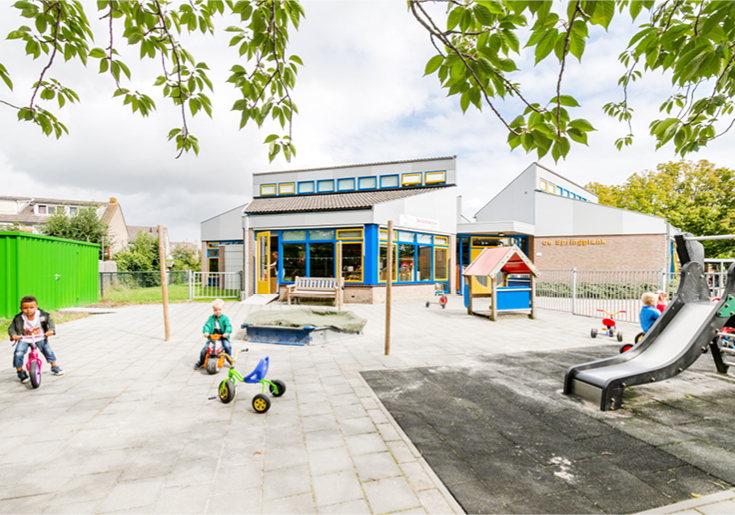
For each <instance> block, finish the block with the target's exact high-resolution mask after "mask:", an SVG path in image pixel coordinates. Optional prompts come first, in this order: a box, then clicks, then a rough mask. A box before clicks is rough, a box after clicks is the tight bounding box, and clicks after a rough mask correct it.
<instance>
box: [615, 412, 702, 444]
mask: <svg viewBox="0 0 735 515" xmlns="http://www.w3.org/2000/svg"><path fill="white" fill-rule="evenodd" d="M607 423H608V424H609V425H614V427H615V429H618V430H620V431H622V432H624V433H627V434H629V435H630V436H632V437H634V438H637V439H638V440H641V441H643V442H646V443H648V444H651V445H654V446H656V447H658V446H660V445H666V444H669V443H678V442H686V441H690V440H695V439H696V438H697V437H696V436H693V435H690V434H687V433H685V432H683V431H679V430H677V429H673V428H671V427H668V426H664V425H661V424H659V423H657V422H654V421H652V420H650V419H648V418H646V417H643V416H633V417H631V418H625V419H620V420H614V421H609V422H607Z"/></svg>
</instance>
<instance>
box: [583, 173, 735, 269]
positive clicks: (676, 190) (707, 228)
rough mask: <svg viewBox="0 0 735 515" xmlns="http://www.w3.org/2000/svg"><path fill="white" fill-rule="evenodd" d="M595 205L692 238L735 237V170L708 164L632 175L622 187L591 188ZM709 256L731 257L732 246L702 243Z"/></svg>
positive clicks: (732, 243)
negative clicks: (653, 218)
mask: <svg viewBox="0 0 735 515" xmlns="http://www.w3.org/2000/svg"><path fill="white" fill-rule="evenodd" d="M586 188H587V189H588V190H590V191H592V192H593V193H595V194H597V195H599V202H600V203H601V204H606V205H609V206H615V207H621V208H624V209H629V210H632V211H638V212H640V213H647V214H651V215H658V216H662V217H664V218H665V219H666V221H667V222H669V223H670V224H671V225H673V226H674V227H677V228H679V229H681V230H682V231H684V232H690V233H692V234H694V235H696V236H709V235H717V234H735V171H733V170H730V169H728V168H717V167H715V165H713V164H712V163H710V162H708V161H704V160H703V161H699V162H697V163H693V162H691V161H688V162H685V161H680V162H670V163H664V164H660V165H658V166H657V167H656V170H655V171H650V170H647V171H644V172H641V173H636V174H633V175H631V176H630V177H629V178H628V180H627V181H626V182H625V183H624V184H622V185H620V186H605V185H603V184H599V183H590V184H588V185H587V186H586ZM702 243H703V244H704V246H705V251H706V253H707V256H708V257H715V258H729V257H735V241H733V240H715V241H705V242H702Z"/></svg>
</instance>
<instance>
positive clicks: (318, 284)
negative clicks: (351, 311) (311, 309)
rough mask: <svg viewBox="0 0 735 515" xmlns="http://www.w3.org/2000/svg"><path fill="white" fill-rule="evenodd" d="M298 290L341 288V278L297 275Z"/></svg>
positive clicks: (296, 285)
mask: <svg viewBox="0 0 735 515" xmlns="http://www.w3.org/2000/svg"><path fill="white" fill-rule="evenodd" d="M294 286H295V287H296V288H295V289H297V290H314V291H330V290H336V289H338V288H339V279H337V278H334V277H296V280H295V282H294Z"/></svg>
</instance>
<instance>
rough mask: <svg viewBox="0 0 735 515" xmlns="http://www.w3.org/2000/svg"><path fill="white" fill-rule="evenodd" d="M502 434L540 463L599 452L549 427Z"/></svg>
mask: <svg viewBox="0 0 735 515" xmlns="http://www.w3.org/2000/svg"><path fill="white" fill-rule="evenodd" d="M504 435H505V436H506V437H507V438H508V440H510V441H511V442H513V444H515V445H517V446H519V447H520V448H521V449H523V450H524V451H525V452H526V453H527V454H528V455H529V456H531V457H532V458H533V459H535V460H536V461H538V462H539V463H541V464H542V465H545V466H549V465H558V464H559V462H560V460H569V461H577V460H581V459H584V458H591V457H593V456H597V455H598V454H599V453H598V452H596V451H593V450H591V449H589V448H588V447H586V445H585V442H586V440H585V441H582V442H577V441H575V440H573V439H571V438H569V437H568V436H566V435H565V434H564V433H561V432H559V431H556V430H554V429H552V428H550V427H545V426H542V427H535V428H532V429H524V430H521V431H508V432H506V433H504Z"/></svg>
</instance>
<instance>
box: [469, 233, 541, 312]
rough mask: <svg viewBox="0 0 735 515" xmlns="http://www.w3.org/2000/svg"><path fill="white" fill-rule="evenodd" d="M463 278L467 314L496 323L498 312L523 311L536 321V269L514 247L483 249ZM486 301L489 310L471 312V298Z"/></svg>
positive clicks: (472, 310)
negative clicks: (464, 278) (464, 281)
mask: <svg viewBox="0 0 735 515" xmlns="http://www.w3.org/2000/svg"><path fill="white" fill-rule="evenodd" d="M462 275H464V276H465V277H466V278H467V279H466V286H465V307H466V308H467V312H468V313H469V314H471V315H478V316H487V317H489V318H490V320H493V321H495V320H497V317H498V313H499V312H504V311H505V312H508V311H513V312H519V311H521V312H523V311H527V312H528V316H529V317H530V318H536V306H535V303H534V297H535V293H536V284H535V278H536V277H538V269H537V268H536V267H535V266H534V264H533V263H531V261H530V260H529V259H528V257H527V256H526V255H525V254H524V253H523V251H521V250H520V249H519V248H518V247H516V246H515V245H514V246H512V247H502V248H491V249H485V250H483V251H482V252H480V254H479V255H478V256H477V257H476V258H475V259H474V261H472V263H470V266H468V267H467V269H466V270H465V271H464V273H463V274H462ZM478 298H489V299H490V309H489V311H481V310H477V311H476V310H475V309H473V299H478Z"/></svg>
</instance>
